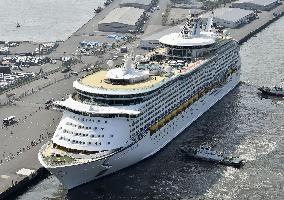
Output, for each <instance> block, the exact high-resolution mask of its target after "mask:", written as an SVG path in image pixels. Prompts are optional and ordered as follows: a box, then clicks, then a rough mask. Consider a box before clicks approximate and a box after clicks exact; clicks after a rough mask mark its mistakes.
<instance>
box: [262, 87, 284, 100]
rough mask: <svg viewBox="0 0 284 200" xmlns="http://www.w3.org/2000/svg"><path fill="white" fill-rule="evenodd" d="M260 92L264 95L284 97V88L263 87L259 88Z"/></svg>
mask: <svg viewBox="0 0 284 200" xmlns="http://www.w3.org/2000/svg"><path fill="white" fill-rule="evenodd" d="M258 90H259V91H261V93H262V94H263V95H269V96H277V97H284V89H283V87H278V86H274V87H272V88H270V87H264V86H262V87H260V88H258Z"/></svg>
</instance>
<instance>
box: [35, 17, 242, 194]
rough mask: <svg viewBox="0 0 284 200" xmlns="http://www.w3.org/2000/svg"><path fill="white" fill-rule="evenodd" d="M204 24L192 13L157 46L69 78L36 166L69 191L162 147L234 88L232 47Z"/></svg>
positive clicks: (236, 64) (235, 52) (236, 69)
mask: <svg viewBox="0 0 284 200" xmlns="http://www.w3.org/2000/svg"><path fill="white" fill-rule="evenodd" d="M211 26H212V19H209V20H208V21H207V23H205V24H203V23H202V20H201V19H200V18H199V17H198V16H196V15H194V14H192V15H191V16H190V17H189V18H188V20H187V22H186V23H185V25H184V26H183V27H182V28H181V31H180V32H179V33H171V34H169V35H166V36H164V37H162V38H161V39H160V43H161V44H162V46H163V47H162V48H159V49H156V50H155V51H153V52H150V53H148V54H147V55H144V56H135V57H134V56H133V55H128V56H126V57H125V63H124V65H123V66H121V67H119V68H114V67H113V63H112V62H111V61H110V62H108V65H109V67H110V68H111V69H110V70H108V71H104V70H101V71H98V72H96V73H94V74H91V75H88V76H86V77H83V78H81V79H79V80H77V81H75V82H74V83H73V86H74V88H75V90H76V93H74V94H72V95H71V96H70V97H69V98H68V99H66V100H65V101H58V102H55V103H54V105H55V107H56V108H57V109H60V110H62V111H63V117H62V119H61V121H60V123H59V125H58V127H57V129H56V131H55V133H54V136H53V138H52V140H51V142H49V143H47V144H45V145H44V146H43V147H42V148H41V150H40V152H39V160H40V162H41V163H42V165H43V166H44V167H46V168H47V169H48V170H50V171H51V172H52V173H53V174H54V175H55V176H56V177H57V178H58V179H59V180H60V181H61V182H62V183H63V184H64V185H65V186H66V187H67V188H68V189H71V188H73V187H76V186H78V185H80V184H83V183H86V182H89V181H91V180H94V179H97V178H100V177H102V176H105V175H108V174H110V173H113V172H115V171H117V170H120V169H122V168H125V167H127V166H129V165H132V164H135V163H137V162H139V161H141V160H143V159H144V158H147V157H149V156H151V155H153V154H155V153H156V152H157V151H159V150H160V149H161V148H163V147H164V146H165V145H166V144H167V143H169V142H170V141H171V140H172V139H173V138H175V137H176V136H177V135H178V134H180V133H181V132H182V131H183V130H184V129H185V128H186V127H188V126H189V125H190V124H191V123H192V122H193V121H195V120H196V119H197V118H198V117H199V116H201V115H202V114H203V113H204V112H206V111H207V110H208V109H209V108H210V107H211V106H213V105H214V104H215V103H216V102H217V101H218V100H220V99H221V98H222V97H223V96H225V95H226V94H227V93H228V92H229V91H230V90H232V89H233V88H234V87H235V86H236V85H237V84H238V83H239V76H240V58H239V46H238V45H237V42H236V41H235V40H233V39H232V38H230V37H229V36H227V35H224V34H216V33H214V32H213V31H212V30H211ZM188 136H189V137H190V134H189V135H188Z"/></svg>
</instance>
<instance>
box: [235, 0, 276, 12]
mask: <svg viewBox="0 0 284 200" xmlns="http://www.w3.org/2000/svg"><path fill="white" fill-rule="evenodd" d="M277 5H278V0H239V1H236V2H234V3H232V7H234V8H242V9H247V10H263V11H267V10H271V9H273V8H274V7H276V6H277Z"/></svg>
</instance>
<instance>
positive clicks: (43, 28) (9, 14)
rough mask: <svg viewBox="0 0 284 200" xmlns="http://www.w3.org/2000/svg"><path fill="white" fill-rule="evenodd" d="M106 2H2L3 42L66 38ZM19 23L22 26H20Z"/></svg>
mask: <svg viewBox="0 0 284 200" xmlns="http://www.w3.org/2000/svg"><path fill="white" fill-rule="evenodd" d="M104 2H105V0H80V1H77V0H36V1H35V0H0V41H34V42H49V41H58V40H65V39H67V38H68V37H69V36H70V35H71V34H72V33H73V32H75V31H76V30H77V29H79V28H80V27H81V26H82V24H84V23H86V22H87V21H88V20H89V19H91V18H92V17H93V16H94V9H96V8H97V7H98V6H103V3H104ZM17 24H19V25H20V27H17Z"/></svg>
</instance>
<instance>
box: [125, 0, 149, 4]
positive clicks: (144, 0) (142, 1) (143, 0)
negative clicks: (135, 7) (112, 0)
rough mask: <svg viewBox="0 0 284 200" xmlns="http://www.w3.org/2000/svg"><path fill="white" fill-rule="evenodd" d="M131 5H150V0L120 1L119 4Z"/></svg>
mask: <svg viewBox="0 0 284 200" xmlns="http://www.w3.org/2000/svg"><path fill="white" fill-rule="evenodd" d="M126 3H133V4H141V5H150V4H151V3H152V0H122V1H121V3H120V4H126Z"/></svg>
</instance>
